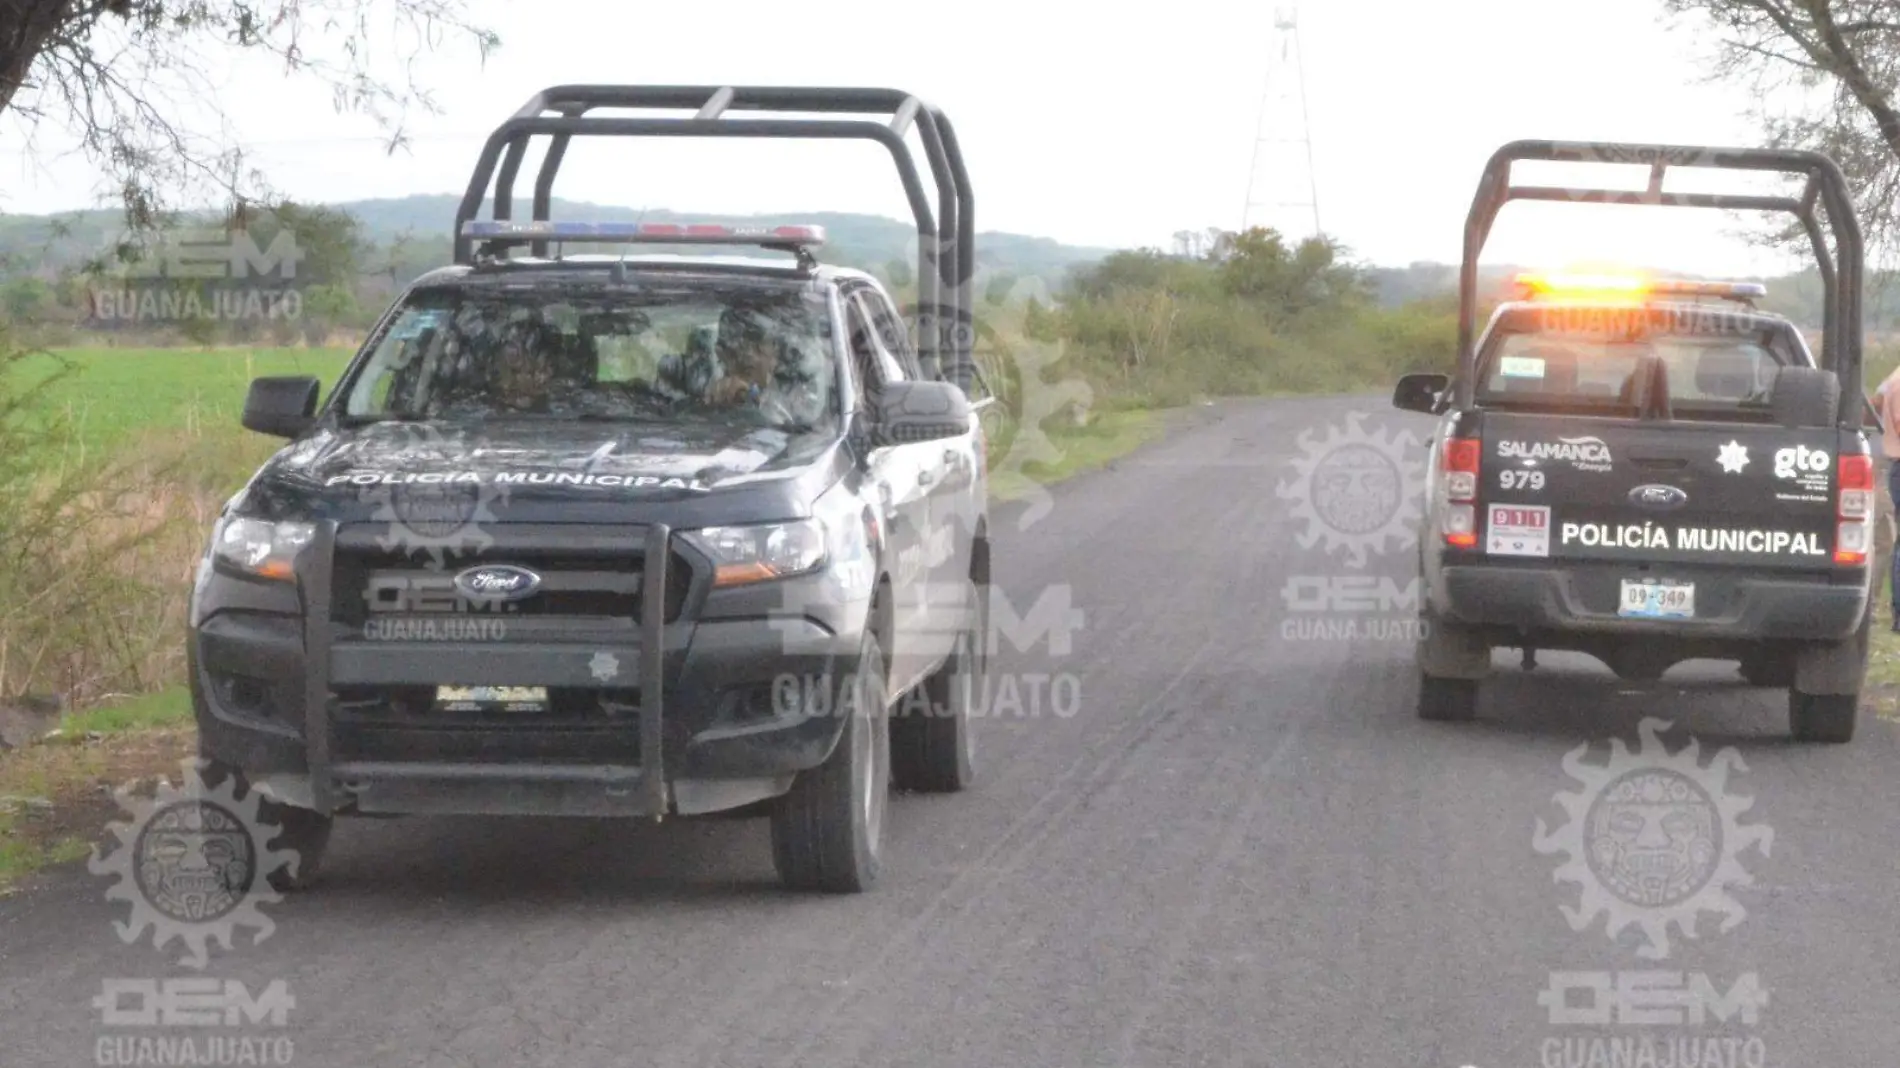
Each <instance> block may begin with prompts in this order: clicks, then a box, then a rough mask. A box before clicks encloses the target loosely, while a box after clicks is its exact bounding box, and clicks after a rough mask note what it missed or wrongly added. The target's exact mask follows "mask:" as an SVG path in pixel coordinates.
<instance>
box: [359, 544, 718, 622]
mask: <svg viewBox="0 0 1900 1068" xmlns="http://www.w3.org/2000/svg"><path fill="white" fill-rule="evenodd" d="M340 541H341V540H340ZM477 564H514V565H517V566H520V567H526V568H528V569H530V570H532V571H534V572H536V573H537V574H539V575H540V576H541V587H540V589H539V590H537V591H536V592H535V593H534V594H533V595H532V596H530V597H527V598H526V599H524V600H521V601H516V602H511V603H505V604H479V603H471V602H469V601H468V600H467V599H465V598H464V597H463V596H462V595H461V594H460V593H459V592H458V591H457V590H456V588H455V584H454V580H455V576H456V575H457V574H458V573H459V572H461V571H462V570H464V569H465V568H469V567H473V566H475V565H477ZM642 567H643V559H642V556H641V553H640V552H639V550H638V549H637V548H635V549H630V550H620V551H616V550H612V549H604V548H602V547H600V546H599V545H598V544H596V545H589V546H585V547H581V548H574V549H563V548H558V547H543V546H535V547H519V548H515V547H505V543H503V542H501V540H500V539H497V544H496V545H495V546H493V547H488V548H484V549H476V550H467V551H461V552H449V551H445V552H443V554H442V556H441V564H440V566H437V563H436V560H434V559H432V558H431V557H429V556H428V555H427V554H423V553H404V552H402V551H400V550H386V549H383V548H381V547H380V546H374V545H372V546H367V547H357V546H350V545H345V544H341V543H340V544H339V545H338V548H337V555H336V561H335V566H334V569H333V572H332V580H331V590H332V593H331V602H330V603H331V619H332V620H334V621H335V622H337V623H341V624H343V625H345V626H347V627H350V628H352V629H357V630H360V629H361V628H362V627H363V626H364V624H366V623H367V622H369V621H370V620H372V619H376V620H389V619H392V618H415V617H435V618H440V617H444V616H460V617H463V618H466V619H471V620H478V619H510V618H516V619H522V620H524V621H527V620H547V621H548V622H550V623H553V622H556V621H572V622H576V623H586V622H595V623H610V624H620V625H631V626H637V625H638V624H639V623H640V621H641V615H642V613H641V603H640V602H641V597H642V589H643V582H644V579H645V575H644V573H643V569H642ZM692 581H693V572H692V565H691V564H690V563H689V562H688V561H687V560H686V559H685V558H684V557H682V556H681V555H680V554H678V553H674V554H672V558H671V559H670V560H669V561H668V569H667V585H666V606H665V613H666V614H665V617H664V619H665V622H668V623H672V622H675V621H676V620H678V619H679V618H680V614H681V612H682V611H683V610H684V608H685V604H686V597H687V594H688V593H689V592H690V590H691V588H692Z"/></svg>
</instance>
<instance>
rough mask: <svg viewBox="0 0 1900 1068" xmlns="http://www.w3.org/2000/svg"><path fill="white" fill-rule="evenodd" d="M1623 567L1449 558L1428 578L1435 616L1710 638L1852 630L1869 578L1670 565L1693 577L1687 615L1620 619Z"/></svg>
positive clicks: (1835, 635)
mask: <svg viewBox="0 0 1900 1068" xmlns="http://www.w3.org/2000/svg"><path fill="white" fill-rule="evenodd" d="M1634 574H1636V570H1635V569H1634V568H1631V567H1629V566H1618V565H1607V566H1605V565H1592V566H1581V567H1572V568H1561V569H1559V568H1528V567H1496V566H1447V567H1445V568H1443V569H1442V570H1441V571H1440V572H1439V577H1438V581H1437V582H1436V583H1434V588H1433V590H1432V598H1433V600H1434V602H1435V604H1434V607H1435V608H1436V609H1437V610H1438V613H1439V615H1441V616H1442V617H1443V618H1445V619H1447V620H1450V621H1454V622H1458V623H1463V624H1468V625H1474V626H1481V627H1497V628H1501V629H1508V630H1511V631H1515V632H1519V633H1525V632H1528V633H1531V634H1538V633H1557V634H1563V633H1568V634H1584V635H1601V636H1604V637H1616V636H1629V637H1638V636H1645V635H1647V636H1658V637H1671V638H1682V639H1691V640H1708V641H1742V642H1757V641H1778V640H1796V641H1817V640H1820V641H1828V640H1839V639H1843V638H1847V637H1849V636H1851V635H1852V634H1853V633H1854V632H1855V631H1856V630H1857V629H1858V628H1859V626H1860V624H1861V620H1862V619H1863V618H1864V616H1865V613H1866V611H1867V603H1868V597H1869V586H1868V584H1867V580H1866V579H1865V577H1864V575H1865V573H1864V572H1863V577H1862V579H1861V581H1860V582H1859V583H1858V584H1850V583H1848V582H1831V581H1828V580H1827V578H1826V577H1817V578H1795V577H1789V578H1757V577H1749V576H1738V575H1737V574H1736V573H1735V570H1734V569H1732V568H1724V569H1714V568H1672V569H1670V571H1669V575H1670V577H1672V578H1679V579H1682V580H1685V581H1691V582H1694V583H1695V584H1696V616H1695V618H1693V619H1681V620H1652V619H1628V618H1624V617H1622V616H1619V615H1618V614H1617V603H1618V599H1619V596H1620V592H1621V580H1622V579H1624V578H1628V577H1631V576H1632V575H1634Z"/></svg>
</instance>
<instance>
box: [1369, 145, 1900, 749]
mask: <svg viewBox="0 0 1900 1068" xmlns="http://www.w3.org/2000/svg"><path fill="white" fill-rule="evenodd" d="M1519 160H1545V161H1565V162H1601V163H1620V164H1641V165H1647V166H1648V167H1649V169H1650V175H1651V180H1650V186H1649V189H1648V190H1647V191H1646V192H1640V193H1639V192H1620V191H1612V190H1583V189H1552V188H1547V187H1536V186H1529V187H1526V186H1515V185H1512V183H1511V165H1512V163H1513V162H1514V161H1519ZM1680 167H1718V168H1742V169H1751V170H1763V171H1777V172H1786V173H1791V174H1795V175H1800V176H1803V177H1805V178H1806V180H1807V183H1808V187H1807V189H1806V190H1805V191H1804V192H1803V193H1802V194H1801V195H1800V196H1791V197H1785V198H1782V197H1767V196H1739V195H1724V194H1696V193H1678V192H1664V191H1662V188H1661V187H1662V180H1663V177H1664V174H1665V172H1666V171H1667V170H1669V169H1670V168H1680ZM1513 199H1541V200H1558V201H1562V200H1568V201H1578V202H1586V203H1588V202H1597V203H1632V204H1651V205H1668V206H1678V205H1679V206H1695V207H1714V208H1756V209H1768V210H1780V211H1786V212H1789V213H1791V214H1794V215H1795V216H1796V217H1797V218H1798V219H1799V220H1800V221H1801V223H1802V224H1803V226H1804V227H1805V229H1806V230H1807V232H1808V234H1809V236H1810V237H1811V238H1812V239H1813V243H1814V247H1815V249H1816V250H1817V252H1818V253H1819V254H1820V262H1821V274H1822V277H1823V281H1824V282H1825V284H1826V289H1827V315H1826V323H1825V331H1824V337H1825V340H1824V344H1823V346H1822V352H1821V357H1820V359H1819V360H1818V361H1817V360H1816V358H1815V356H1814V354H1813V353H1811V351H1810V350H1809V347H1808V345H1807V344H1806V342H1805V341H1804V340H1803V338H1802V335H1801V333H1800V332H1799V331H1798V330H1796V329H1795V328H1794V327H1793V326H1792V325H1791V324H1790V323H1789V322H1788V321H1787V320H1785V319H1783V318H1781V317H1779V316H1775V315H1770V314H1766V313H1763V312H1760V311H1757V310H1755V308H1754V303H1753V302H1754V299H1755V298H1757V297H1760V296H1762V295H1764V291H1763V290H1762V288H1761V287H1760V286H1754V285H1748V284H1734V283H1709V282H1688V281H1667V280H1657V279H1653V278H1645V277H1642V276H1639V275H1634V276H1609V277H1604V276H1571V277H1562V276H1541V277H1539V276H1529V277H1520V279H1519V282H1520V284H1522V285H1523V286H1524V287H1525V292H1524V293H1522V294H1521V298H1522V299H1517V300H1509V301H1506V302H1504V303H1503V304H1502V305H1500V306H1499V307H1498V308H1497V309H1496V311H1495V312H1494V313H1493V315H1492V316H1491V319H1490V322H1489V324H1488V326H1487V327H1486V328H1485V330H1484V331H1483V334H1482V336H1480V337H1478V338H1476V339H1475V341H1474V339H1473V338H1472V333H1473V329H1472V327H1473V323H1474V320H1475V307H1476V299H1475V289H1476V277H1477V272H1476V261H1477V257H1478V254H1479V252H1480V251H1481V249H1482V247H1483V244H1484V240H1485V237H1486V236H1487V234H1488V232H1489V229H1490V226H1491V222H1492V220H1493V218H1494V217H1495V215H1496V213H1497V211H1498V209H1499V208H1500V207H1501V206H1502V205H1503V204H1504V203H1505V202H1507V201H1509V200H1513ZM1817 199H1818V200H1819V201H1820V202H1821V203H1822V205H1823V206H1824V207H1825V209H1826V218H1827V220H1828V222H1829V225H1830V228H1831V229H1832V231H1833V232H1832V234H1831V235H1828V236H1831V237H1832V249H1833V254H1832V255H1829V253H1828V243H1827V242H1826V241H1824V239H1823V234H1822V231H1821V228H1820V226H1819V224H1818V222H1817V220H1816V217H1815V212H1814V205H1815V202H1816V200H1817ZM1861 255H1862V253H1861V239H1860V233H1859V229H1858V226H1857V224H1856V222H1855V218H1854V215H1853V211H1852V208H1851V205H1850V202H1849V200H1848V197H1847V191H1846V187H1845V183H1844V182H1843V181H1842V179H1841V175H1840V171H1839V170H1838V168H1836V167H1835V165H1834V164H1833V163H1832V161H1830V160H1828V159H1827V158H1826V157H1824V156H1820V155H1816V154H1811V153H1803V152H1783V151H1766V150H1746V149H1736V150H1728V149H1692V148H1675V147H1667V146H1643V145H1602V144H1566V143H1558V142H1516V143H1513V144H1510V145H1507V146H1505V147H1504V148H1503V149H1500V150H1499V151H1498V153H1497V154H1496V155H1494V156H1493V157H1492V160H1491V163H1490V166H1489V168H1488V169H1487V171H1486V174H1485V178H1484V182H1483V185H1482V187H1481V189H1480V192H1479V194H1478V197H1477V199H1476V202H1475V203H1474V204H1473V206H1472V212H1471V217H1470V220H1469V222H1468V224H1467V229H1466V234H1465V255H1464V263H1463V270H1462V278H1461V284H1460V289H1461V302H1460V303H1461V322H1460V327H1461V336H1460V357H1461V359H1460V364H1459V369H1458V374H1457V375H1456V376H1455V378H1453V377H1448V376H1445V375H1440V374H1413V375H1407V376H1405V377H1404V378H1403V379H1401V380H1400V382H1399V384H1398V387H1397V389H1396V391H1395V393H1394V397H1393V403H1394V404H1395V405H1396V406H1397V407H1399V408H1402V409H1407V410H1413V411H1420V412H1429V413H1433V414H1437V415H1440V416H1441V417H1442V418H1441V421H1440V423H1439V428H1438V431H1437V433H1436V435H1435V437H1434V439H1433V442H1432V447H1431V452H1432V455H1431V461H1430V464H1429V466H1428V472H1429V474H1428V476H1427V478H1428V488H1427V493H1428V496H1427V502H1428V508H1427V516H1426V520H1425V529H1424V530H1423V531H1422V536H1421V537H1420V538H1419V548H1420V566H1421V569H1422V581H1421V583H1420V588H1421V628H1420V639H1419V644H1418V651H1417V656H1418V669H1419V673H1420V689H1419V698H1418V714H1419V715H1420V716H1422V717H1425V718H1427V719H1464V718H1468V717H1470V716H1472V715H1474V714H1475V711H1476V707H1477V700H1478V685H1479V680H1481V679H1482V678H1484V677H1485V676H1486V675H1487V674H1488V673H1489V671H1490V668H1491V650H1492V649H1494V648H1499V647H1513V648H1518V649H1521V650H1522V651H1523V656H1524V661H1525V664H1526V666H1531V665H1533V664H1534V662H1535V661H1534V657H1535V652H1536V650H1538V649H1565V650H1576V651H1582V652H1585V653H1589V654H1591V655H1593V656H1595V657H1597V658H1599V659H1601V660H1602V661H1604V662H1605V663H1606V664H1607V665H1609V666H1610V667H1611V668H1612V669H1613V670H1614V671H1615V672H1616V673H1617V674H1618V675H1619V676H1621V677H1623V678H1628V679H1642V680H1651V679H1655V678H1657V677H1659V676H1660V675H1661V674H1662V673H1663V672H1664V671H1666V670H1667V669H1668V668H1669V667H1670V666H1671V665H1673V664H1676V663H1678V662H1680V661H1683V660H1687V659H1691V658H1711V659H1726V660H1735V661H1739V662H1740V665H1741V670H1742V674H1743V676H1744V678H1745V679H1746V680H1747V681H1748V682H1750V683H1752V684H1754V685H1759V686H1775V687H1787V688H1788V690H1789V718H1790V724H1791V727H1792V730H1793V734H1794V735H1795V737H1796V738H1797V739H1801V740H1807V741H1818V742H1845V741H1848V740H1850V739H1851V738H1852V737H1853V734H1854V730H1855V725H1856V722H1857V718H1858V711H1857V709H1858V704H1859V691H1860V687H1861V681H1862V678H1863V676H1864V674H1865V669H1866V659H1867V635H1868V627H1869V622H1870V619H1871V610H1872V606H1871V596H1870V583H1871V575H1872V570H1871V569H1870V567H1869V561H1868V557H1869V554H1870V552H1871V551H1872V549H1873V544H1874V537H1873V521H1874V516H1875V505H1876V498H1875V480H1874V468H1873V457H1872V454H1871V451H1870V447H1869V441H1868V438H1867V435H1866V434H1865V433H1864V431H1863V425H1864V408H1865V405H1866V400H1865V398H1864V396H1863V395H1862V393H1861V392H1860V389H1859V388H1858V385H1857V384H1858V383H1859V381H1860V365H1861V359H1860V287H1861V269H1862V268H1861Z"/></svg>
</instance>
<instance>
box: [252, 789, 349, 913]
mask: <svg viewBox="0 0 1900 1068" xmlns="http://www.w3.org/2000/svg"><path fill="white" fill-rule="evenodd" d="M258 818H259V819H260V820H261V821H262V822H263V823H264V824H265V825H267V826H269V825H275V826H276V827H277V828H278V831H277V834H276V835H275V836H274V837H273V838H272V839H271V840H270V842H269V843H267V844H268V846H269V848H271V849H278V850H290V851H292V852H295V853H296V854H297V859H296V861H295V862H294V863H291V864H285V865H283V866H281V867H279V868H278V869H277V870H276V871H273V872H271V873H270V874H268V875H266V876H265V879H266V880H267V881H268V882H269V883H270V887H271V889H272V890H275V891H277V892H278V893H280V894H291V893H296V892H298V891H300V890H308V889H310V888H311V887H313V886H315V885H317V881H318V880H319V879H320V878H321V875H322V872H323V856H324V854H325V853H327V852H329V849H330V830H331V828H332V827H334V826H335V824H336V818H335V817H333V816H325V815H323V814H321V813H318V812H314V811H312V810H310V809H307V808H298V807H297V806H295V805H280V804H278V803H276V802H274V801H265V802H264V803H263V804H261V805H259V806H258Z"/></svg>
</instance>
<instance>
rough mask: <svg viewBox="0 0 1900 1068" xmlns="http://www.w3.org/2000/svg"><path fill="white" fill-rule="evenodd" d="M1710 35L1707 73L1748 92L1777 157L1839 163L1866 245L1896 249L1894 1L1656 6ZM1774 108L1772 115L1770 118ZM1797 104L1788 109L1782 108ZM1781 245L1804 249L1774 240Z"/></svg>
mask: <svg viewBox="0 0 1900 1068" xmlns="http://www.w3.org/2000/svg"><path fill="white" fill-rule="evenodd" d="M1663 6H1664V9H1665V10H1666V11H1667V12H1668V13H1669V14H1670V15H1671V16H1674V17H1677V18H1680V19H1684V20H1686V21H1689V22H1691V23H1694V24H1695V26H1696V29H1697V30H1698V31H1713V40H1712V42H1711V43H1712V45H1713V47H1714V52H1713V56H1712V58H1711V71H1710V73H1711V74H1712V75H1713V76H1714V77H1716V78H1719V79H1722V80H1724V81H1743V82H1746V83H1748V84H1750V85H1751V86H1752V88H1753V89H1754V94H1753V95H1754V98H1755V99H1756V100H1757V101H1758V103H1757V104H1756V105H1755V106H1754V108H1753V114H1754V117H1755V118H1756V119H1757V120H1758V121H1760V122H1761V124H1762V126H1763V128H1764V130H1765V132H1766V133H1767V135H1768V139H1769V143H1770V144H1772V145H1774V146H1776V147H1786V148H1810V149H1817V150H1819V151H1822V152H1826V153H1827V154H1828V155H1830V156H1832V157H1833V158H1834V159H1835V160H1836V161H1838V162H1839V163H1840V165H1841V167H1842V169H1843V170H1844V171H1845V172H1846V174H1847V177H1848V180H1849V182H1850V183H1851V184H1852V185H1853V187H1854V190H1855V197H1856V200H1857V204H1856V207H1857V209H1858V212H1859V215H1860V217H1861V220H1862V223H1863V225H1865V226H1866V227H1867V230H1868V234H1869V238H1870V240H1871V242H1872V243H1873V244H1874V245H1875V246H1876V247H1877V248H1879V249H1882V250H1885V251H1890V250H1892V249H1893V248H1894V247H1895V245H1896V243H1900V217H1897V216H1900V101H1896V100H1895V96H1894V94H1895V91H1896V88H1900V0H1663ZM1770 101H1773V102H1774V104H1775V106H1776V108H1777V109H1779V110H1776V109H1771V108H1770V106H1769V102H1770ZM1792 101H1798V102H1799V103H1795V104H1794V105H1793V106H1792V107H1789V106H1788V105H1789V103H1790V102H1792ZM1775 238H1776V239H1778V240H1780V241H1783V242H1789V243H1792V242H1796V241H1800V240H1804V239H1803V238H1801V237H1800V235H1799V234H1798V232H1796V231H1793V230H1783V231H1778V232H1777V233H1776V234H1775Z"/></svg>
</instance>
